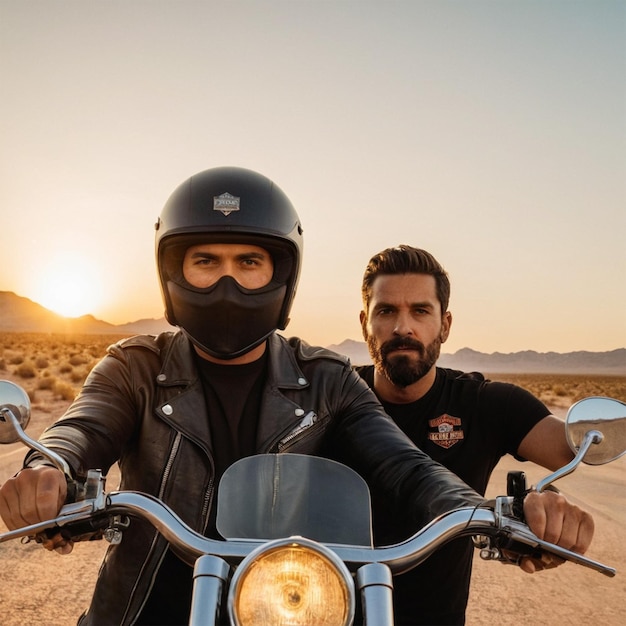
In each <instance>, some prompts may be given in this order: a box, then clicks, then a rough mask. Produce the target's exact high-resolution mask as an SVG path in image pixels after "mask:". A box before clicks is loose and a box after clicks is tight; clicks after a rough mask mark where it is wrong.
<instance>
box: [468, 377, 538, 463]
mask: <svg viewBox="0 0 626 626" xmlns="http://www.w3.org/2000/svg"><path fill="white" fill-rule="evenodd" d="M480 407H481V409H480V410H481V411H482V412H483V417H484V418H485V419H487V420H489V421H490V426H491V428H492V429H494V431H495V432H497V433H498V434H499V438H500V441H501V442H502V445H503V452H506V453H508V454H511V455H513V456H514V457H515V458H516V459H518V460H519V461H525V460H526V459H523V458H522V457H520V456H518V454H517V449H518V448H519V445H520V443H521V442H522V440H523V439H524V437H526V435H527V434H528V433H529V432H530V431H531V430H532V429H533V428H534V426H535V425H536V424H538V423H539V422H540V421H541V420H542V419H544V418H545V417H547V416H548V415H550V410H549V409H548V408H547V407H546V405H545V404H544V403H543V402H541V400H539V399H538V398H535V396H533V395H532V394H531V393H530V392H529V391H527V390H526V389H523V388H522V387H518V386H517V385H513V384H511V383H501V382H487V383H485V385H484V386H483V388H482V390H481V397H480Z"/></svg>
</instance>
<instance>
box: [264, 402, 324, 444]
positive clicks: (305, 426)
mask: <svg viewBox="0 0 626 626" xmlns="http://www.w3.org/2000/svg"><path fill="white" fill-rule="evenodd" d="M326 422H327V420H326V419H324V420H320V419H319V418H318V415H317V413H315V411H309V412H308V413H307V414H306V415H305V416H304V417H303V418H302V419H301V420H300V423H299V424H298V425H297V426H296V427H295V428H294V429H293V430H291V431H289V432H288V433H287V434H286V435H285V436H284V437H282V438H281V439H279V440H278V441H276V442H275V443H273V444H272V445H271V446H270V451H271V450H274V449H275V450H276V451H277V452H284V451H285V450H286V449H288V448H289V447H291V446H292V445H294V444H296V443H298V442H300V441H303V440H305V439H306V438H307V437H309V436H311V435H314V434H315V433H317V432H318V431H319V429H320V428H321V427H322V426H323V425H324V424H325V423H326Z"/></svg>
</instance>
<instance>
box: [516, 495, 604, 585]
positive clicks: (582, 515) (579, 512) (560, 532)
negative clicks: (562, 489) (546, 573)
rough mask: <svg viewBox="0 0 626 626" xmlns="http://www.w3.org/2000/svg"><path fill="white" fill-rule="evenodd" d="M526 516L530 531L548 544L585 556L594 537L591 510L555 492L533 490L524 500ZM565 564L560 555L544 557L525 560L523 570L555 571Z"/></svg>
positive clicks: (529, 571) (523, 560)
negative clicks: (585, 509) (553, 569)
mask: <svg viewBox="0 0 626 626" xmlns="http://www.w3.org/2000/svg"><path fill="white" fill-rule="evenodd" d="M524 516H525V518H526V523H527V524H528V526H529V527H530V530H531V531H532V532H533V533H535V535H537V537H539V539H543V540H544V541H549V542H550V543H555V544H557V545H559V546H561V547H562V548H566V549H567V550H571V551H573V552H578V553H579V554H584V553H585V552H586V551H587V549H588V548H589V545H590V544H591V540H592V538H593V531H594V523H593V518H592V517H591V515H590V514H589V513H587V511H584V510H583V509H581V508H580V507H578V506H576V505H575V504H572V503H570V502H568V501H567V499H566V498H565V497H564V496H563V495H561V494H559V493H555V492H553V491H544V492H543V493H537V492H536V491H531V492H530V493H528V495H527V496H526V498H525V499H524ZM561 563H563V560H562V559H560V558H559V557H557V556H553V555H550V554H544V555H543V556H542V558H541V559H534V558H531V557H523V558H522V560H521V562H520V567H521V568H522V570H523V571H525V572H527V573H529V574H533V573H534V572H537V571H540V570H543V569H551V568H553V567H557V566H558V565H560V564H561Z"/></svg>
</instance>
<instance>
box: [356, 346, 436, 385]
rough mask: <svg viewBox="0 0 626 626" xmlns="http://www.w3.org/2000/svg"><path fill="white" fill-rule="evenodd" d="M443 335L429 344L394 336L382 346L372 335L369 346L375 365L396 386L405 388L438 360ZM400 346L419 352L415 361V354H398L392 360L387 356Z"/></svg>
mask: <svg viewBox="0 0 626 626" xmlns="http://www.w3.org/2000/svg"><path fill="white" fill-rule="evenodd" d="M441 343H442V342H441V336H439V337H437V338H436V339H434V340H433V341H432V342H431V343H429V344H428V345H427V346H424V344H423V343H422V342H421V341H418V340H417V339H411V338H409V337H394V338H393V339H390V340H389V341H386V342H385V343H383V344H382V345H381V346H380V348H379V347H378V346H377V345H376V341H375V340H374V338H373V337H372V336H371V335H370V336H369V337H368V338H367V347H368V348H369V351H370V356H371V357H372V361H373V362H374V367H375V368H376V369H377V370H378V371H379V372H381V373H382V374H383V375H384V376H385V377H386V378H388V379H389V380H390V381H391V382H392V383H393V384H394V385H396V387H401V388H405V387H408V386H409V385H412V384H413V383H416V382H417V381H418V380H420V379H421V378H423V377H424V376H425V375H426V374H428V372H429V371H430V370H431V368H432V367H433V365H435V363H436V362H437V359H438V358H439V354H440V352H441ZM400 348H408V349H410V350H415V351H416V352H418V353H419V358H418V359H417V361H415V360H414V359H413V358H412V357H413V355H410V356H409V355H396V356H394V357H393V359H392V360H389V359H388V358H387V356H388V354H389V353H390V352H393V351H394V350H398V349H400Z"/></svg>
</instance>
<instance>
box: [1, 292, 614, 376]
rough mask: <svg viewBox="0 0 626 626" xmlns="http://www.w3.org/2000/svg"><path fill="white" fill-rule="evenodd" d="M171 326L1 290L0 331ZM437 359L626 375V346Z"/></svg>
mask: <svg viewBox="0 0 626 626" xmlns="http://www.w3.org/2000/svg"><path fill="white" fill-rule="evenodd" d="M164 330H172V326H170V325H169V324H168V323H167V322H166V321H165V318H160V319H141V320H137V321H135V322H128V323H127V324H119V325H115V324H109V323H108V322H104V321H102V320H99V319H96V318H95V317H94V316H93V315H83V316H82V317H74V318H67V317H63V316H62V315H58V314H57V313H53V312H52V311H50V310H48V309H46V308H45V307H43V306H41V305H40V304H37V303H36V302H33V301H32V300H29V299H28V298H24V297H22V296H18V295H17V294H15V293H13V292H11V291H0V331H5V332H32V333H74V334H99V335H106V334H111V335H128V336H130V335H137V334H143V333H147V334H157V333H160V332H162V331H164ZM328 348H329V349H331V350H334V351H335V352H339V353H340V354H345V355H346V356H347V357H349V358H350V360H351V361H352V363H353V364H354V365H365V364H368V363H370V357H369V353H368V351H367V345H366V344H365V342H363V341H354V340H352V339H346V340H345V341H343V342H341V343H340V344H337V345H331V346H328ZM439 364H440V365H442V366H443V367H450V368H453V369H459V370H464V371H480V372H485V373H493V374H523V373H538V374H552V373H553V374H598V375H615V376H626V349H625V348H620V349H618V350H611V351H610V352H568V353H565V354H560V353H557V352H534V351H532V350H526V351H523V352H514V353H511V354H502V353H500V352H494V353H493V354H485V353H483V352H476V351H475V350H471V349H470V348H463V349H462V350H458V351H457V352H455V353H454V354H442V355H441V358H440V359H439Z"/></svg>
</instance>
